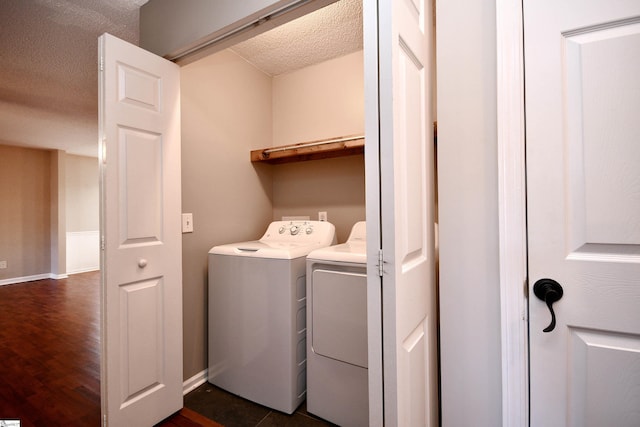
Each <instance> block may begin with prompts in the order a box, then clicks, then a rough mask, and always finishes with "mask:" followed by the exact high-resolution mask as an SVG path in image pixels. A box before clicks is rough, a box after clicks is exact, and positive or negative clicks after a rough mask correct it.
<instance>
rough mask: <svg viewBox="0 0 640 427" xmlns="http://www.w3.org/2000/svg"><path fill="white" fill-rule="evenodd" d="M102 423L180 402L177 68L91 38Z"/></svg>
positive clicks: (113, 41)
mask: <svg viewBox="0 0 640 427" xmlns="http://www.w3.org/2000/svg"><path fill="white" fill-rule="evenodd" d="M99 46H100V52H99V55H100V56H99V57H100V62H101V67H100V68H101V70H100V103H99V105H100V107H99V110H100V111H99V116H100V175H101V176H100V191H101V194H100V196H101V197H100V198H101V208H100V210H101V219H100V228H101V239H102V252H101V266H100V267H101V272H102V305H101V308H102V324H101V327H102V354H101V368H102V375H101V383H102V393H101V394H102V410H103V425H111V426H150V425H154V424H156V423H157V422H159V421H161V420H162V419H164V418H166V417H167V416H169V415H171V414H172V413H174V412H176V411H178V410H180V409H181V408H182V240H181V238H182V236H181V231H180V225H181V219H180V210H181V209H180V203H181V199H180V190H181V186H180V90H179V89H180V86H179V85H180V69H179V67H178V66H177V65H175V64H173V63H171V62H169V61H167V60H165V59H162V58H160V57H158V56H156V55H153V54H151V53H149V52H147V51H144V50H142V49H140V48H138V47H136V46H133V45H131V44H129V43H126V42H124V41H122V40H119V39H117V38H115V37H113V36H111V35H109V34H105V35H103V36H101V37H100V40H99Z"/></svg>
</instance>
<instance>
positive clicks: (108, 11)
mask: <svg viewBox="0 0 640 427" xmlns="http://www.w3.org/2000/svg"><path fill="white" fill-rule="evenodd" d="M146 1H147V0H108V1H107V0H1V3H0V141H1V142H2V143H4V144H13V145H28V146H35V147H44V148H59V149H64V150H67V151H69V152H71V153H75V154H84V155H94V156H95V155H96V153H97V140H98V136H97V135H98V120H97V117H98V83H97V82H98V71H97V70H98V68H97V61H98V59H97V58H98V36H99V35H100V34H102V33H104V32H109V33H111V34H113V35H116V36H117V37H120V38H121V39H124V40H127V41H130V42H131V43H134V44H138V37H139V30H138V13H139V10H140V5H141V4H144V3H146Z"/></svg>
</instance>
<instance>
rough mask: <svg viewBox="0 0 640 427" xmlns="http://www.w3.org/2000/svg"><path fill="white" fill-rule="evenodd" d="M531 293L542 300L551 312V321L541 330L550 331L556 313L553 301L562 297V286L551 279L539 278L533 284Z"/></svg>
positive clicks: (553, 326) (554, 325) (554, 324)
mask: <svg viewBox="0 0 640 427" xmlns="http://www.w3.org/2000/svg"><path fill="white" fill-rule="evenodd" d="M533 293H534V294H535V296H537V297H538V298H539V299H541V300H542V301H544V302H545V303H546V304H547V307H549V311H550V312H551V323H550V324H549V326H547V327H546V328H544V329H543V330H542V332H551V331H553V329H554V328H555V327H556V313H554V311H553V307H552V305H553V303H554V302H556V301H558V300H559V299H560V298H562V294H563V293H564V292H563V291H562V286H560V283H558V282H556V281H555V280H553V279H540V280H538V281H537V282H536V283H534V285H533Z"/></svg>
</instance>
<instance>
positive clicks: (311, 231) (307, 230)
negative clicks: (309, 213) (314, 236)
mask: <svg viewBox="0 0 640 427" xmlns="http://www.w3.org/2000/svg"><path fill="white" fill-rule="evenodd" d="M305 231H306V232H307V234H311V233H313V228H311V227H308V228H307V229H306V230H305Z"/></svg>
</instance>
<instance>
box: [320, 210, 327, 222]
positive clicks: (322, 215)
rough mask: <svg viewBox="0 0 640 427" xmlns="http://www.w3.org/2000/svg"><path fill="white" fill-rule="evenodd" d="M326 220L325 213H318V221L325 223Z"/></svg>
mask: <svg viewBox="0 0 640 427" xmlns="http://www.w3.org/2000/svg"><path fill="white" fill-rule="evenodd" d="M326 220H327V212H325V211H322V212H318V221H326Z"/></svg>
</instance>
